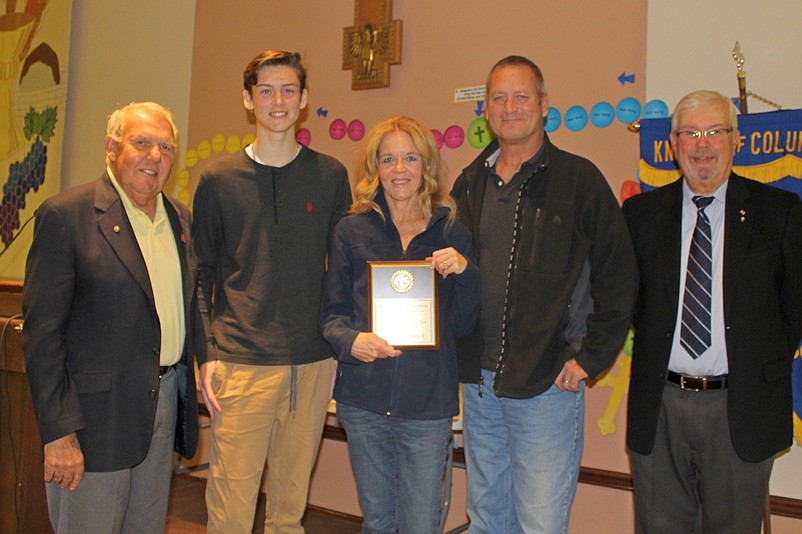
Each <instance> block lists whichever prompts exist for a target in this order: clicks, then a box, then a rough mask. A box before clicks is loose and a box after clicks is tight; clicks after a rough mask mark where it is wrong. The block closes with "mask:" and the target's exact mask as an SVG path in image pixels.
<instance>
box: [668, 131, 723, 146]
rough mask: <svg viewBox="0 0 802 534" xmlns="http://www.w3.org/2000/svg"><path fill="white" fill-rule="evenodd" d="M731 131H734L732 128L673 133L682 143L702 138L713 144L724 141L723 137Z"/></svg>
mask: <svg viewBox="0 0 802 534" xmlns="http://www.w3.org/2000/svg"><path fill="white" fill-rule="evenodd" d="M732 131H734V130H733V128H713V129H712V130H682V131H681V132H674V135H676V136H677V139H681V140H683V141H690V140H691V139H693V140H694V141H699V140H700V139H701V138H702V136H704V138H705V139H707V142H708V143H715V142H716V141H721V140H722V139H724V136H725V135H726V134H728V133H730V132H732Z"/></svg>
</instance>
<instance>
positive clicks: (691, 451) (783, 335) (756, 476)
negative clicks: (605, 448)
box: [624, 91, 802, 534]
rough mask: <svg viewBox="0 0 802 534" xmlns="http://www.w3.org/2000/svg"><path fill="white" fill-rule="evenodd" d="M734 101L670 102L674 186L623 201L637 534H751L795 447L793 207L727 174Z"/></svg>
mask: <svg viewBox="0 0 802 534" xmlns="http://www.w3.org/2000/svg"><path fill="white" fill-rule="evenodd" d="M737 120H738V119H737V114H736V111H735V108H734V106H733V104H732V102H731V101H730V100H729V99H728V98H726V97H724V96H722V95H720V94H719V93H715V92H712V91H696V92H693V93H691V94H689V95H687V96H686V97H684V98H683V99H682V100H680V102H679V103H678V104H677V107H676V109H675V111H674V115H673V117H672V123H671V145H672V147H673V149H674V154H675V156H676V159H677V162H678V163H679V167H680V169H681V170H682V173H683V176H682V178H681V179H680V180H678V181H676V182H674V183H672V184H669V185H667V186H665V187H661V188H659V189H657V190H655V191H652V192H648V193H644V194H641V195H637V196H635V197H632V198H630V199H628V200H627V201H626V202H625V203H624V214H625V216H626V219H627V222H628V224H629V228H630V232H631V234H632V240H633V243H634V246H635V252H636V255H637V259H638V265H639V267H640V277H641V278H640V291H639V294H638V301H637V306H636V309H635V318H634V325H635V341H634V347H633V355H632V374H631V381H630V390H629V421H628V425H627V446H628V448H629V451H630V458H631V463H632V478H633V484H634V495H635V515H636V532H638V533H649V534H655V533H672V534H673V533H676V532H705V533H758V532H760V525H761V520H762V516H763V509H764V502H765V496H766V492H767V490H768V482H769V477H770V475H771V468H772V464H773V461H774V455H775V454H776V453H777V452H779V451H781V450H783V449H785V448H787V447H788V446H790V444H791V433H792V416H791V410H792V399H791V363H792V358H793V355H794V351H795V349H796V347H797V345H798V343H799V340H800V335H802V203H800V200H799V198H798V197H797V195H795V194H792V193H789V192H787V191H782V190H780V189H777V188H775V187H771V186H768V185H764V184H760V183H758V182H756V181H753V180H749V179H746V178H743V177H741V176H738V175H737V174H735V173H734V172H732V160H733V156H734V155H735V152H736V150H737V149H738V147H739V144H740V142H741V137H740V134H739V132H738V123H737Z"/></svg>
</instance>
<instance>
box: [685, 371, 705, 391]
mask: <svg viewBox="0 0 802 534" xmlns="http://www.w3.org/2000/svg"><path fill="white" fill-rule="evenodd" d="M686 380H688V381H689V382H690V381H692V380H700V381H701V382H702V387H701V388H692V387H690V385H687V386H686V385H685V381H686ZM679 387H680V388H681V389H685V390H688V391H702V390H706V389H707V377H704V376H685V375H683V374H681V375H679Z"/></svg>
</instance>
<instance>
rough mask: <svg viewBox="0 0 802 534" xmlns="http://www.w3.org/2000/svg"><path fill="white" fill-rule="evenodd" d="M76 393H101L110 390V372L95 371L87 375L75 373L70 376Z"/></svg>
mask: <svg viewBox="0 0 802 534" xmlns="http://www.w3.org/2000/svg"><path fill="white" fill-rule="evenodd" d="M72 380H73V382H75V388H76V389H77V390H78V393H79V394H81V395H83V394H87V393H103V392H104V391H110V390H111V372H109V371H97V372H89V373H75V374H74V375H73V376H72Z"/></svg>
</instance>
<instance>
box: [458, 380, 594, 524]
mask: <svg viewBox="0 0 802 534" xmlns="http://www.w3.org/2000/svg"><path fill="white" fill-rule="evenodd" d="M482 376H483V378H484V384H483V386H482V388H481V393H482V396H479V386H478V385H477V384H464V385H463V388H462V396H463V404H464V425H465V428H464V435H463V437H464V440H465V461H466V464H467V467H468V504H467V511H468V517H469V518H470V520H471V526H470V532H471V533H472V534H513V533H515V534H518V533H520V534H531V533H535V532H539V533H546V534H558V533H559V534H562V533H566V532H568V516H569V512H570V509H571V501H572V500H573V498H574V493H575V491H576V484H577V479H578V477H579V463H580V460H581V459H582V445H583V439H584V419H585V394H584V391H585V390H584V383H580V389H579V392H578V393H573V392H570V391H562V390H560V389H558V388H557V387H556V386H551V388H549V389H548V390H547V391H545V392H544V393H541V394H540V395H538V396H536V397H532V398H530V399H509V398H504V397H496V395H495V393H494V392H493V373H492V372H491V371H486V370H482Z"/></svg>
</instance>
